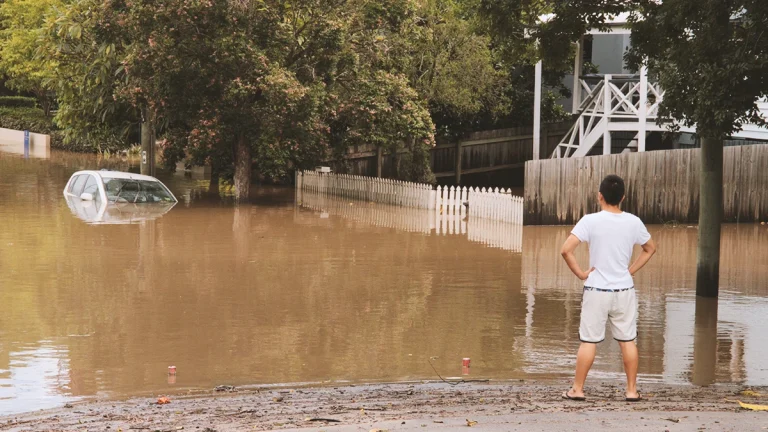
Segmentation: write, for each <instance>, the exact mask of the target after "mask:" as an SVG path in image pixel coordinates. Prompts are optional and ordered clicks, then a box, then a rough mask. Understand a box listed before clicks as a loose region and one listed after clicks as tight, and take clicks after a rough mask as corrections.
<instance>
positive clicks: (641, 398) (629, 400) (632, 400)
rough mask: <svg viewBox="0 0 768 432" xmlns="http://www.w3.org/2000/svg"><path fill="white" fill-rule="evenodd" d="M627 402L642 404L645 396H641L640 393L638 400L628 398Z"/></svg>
mask: <svg viewBox="0 0 768 432" xmlns="http://www.w3.org/2000/svg"><path fill="white" fill-rule="evenodd" d="M625 400H626V401H627V402H640V401H642V400H643V396H641V395H640V393H638V394H637V397H636V398H631V397H628V398H626V399H625Z"/></svg>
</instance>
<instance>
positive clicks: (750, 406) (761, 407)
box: [736, 401, 768, 411]
mask: <svg viewBox="0 0 768 432" xmlns="http://www.w3.org/2000/svg"><path fill="white" fill-rule="evenodd" d="M736 402H738V403H739V405H741V407H742V408H744V409H748V410H751V411H768V405H753V404H745V403H744V402H742V401H736Z"/></svg>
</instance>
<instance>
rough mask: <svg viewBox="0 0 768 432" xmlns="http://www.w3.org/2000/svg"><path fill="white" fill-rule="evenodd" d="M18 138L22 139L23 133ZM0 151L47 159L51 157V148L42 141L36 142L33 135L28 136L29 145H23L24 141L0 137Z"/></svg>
mask: <svg viewBox="0 0 768 432" xmlns="http://www.w3.org/2000/svg"><path fill="white" fill-rule="evenodd" d="M19 139H23V133H22V134H20V136H19ZM0 152H2V153H7V154H15V155H19V156H23V157H25V158H37V159H48V158H50V157H51V148H50V147H49V146H46V145H44V143H37V142H36V140H35V138H34V137H30V145H29V147H26V148H25V147H24V142H23V141H21V142H19V140H16V139H14V140H10V139H2V138H0Z"/></svg>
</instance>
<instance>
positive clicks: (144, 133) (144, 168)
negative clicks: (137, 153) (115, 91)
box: [141, 108, 155, 176]
mask: <svg viewBox="0 0 768 432" xmlns="http://www.w3.org/2000/svg"><path fill="white" fill-rule="evenodd" d="M141 117H142V118H141V173H142V174H143V175H149V176H154V175H155V125H154V123H153V121H152V112H151V111H150V110H149V109H147V108H144V109H142V113H141Z"/></svg>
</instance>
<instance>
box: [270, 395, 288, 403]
mask: <svg viewBox="0 0 768 432" xmlns="http://www.w3.org/2000/svg"><path fill="white" fill-rule="evenodd" d="M284 399H285V398H284V397H282V396H278V397H273V398H272V400H273V401H275V402H282V401H283V400H284Z"/></svg>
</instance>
